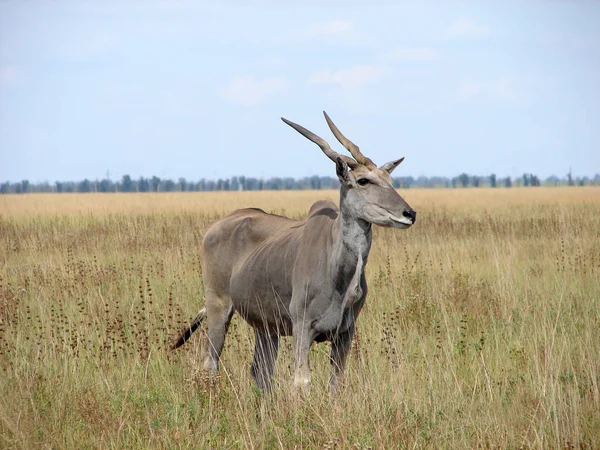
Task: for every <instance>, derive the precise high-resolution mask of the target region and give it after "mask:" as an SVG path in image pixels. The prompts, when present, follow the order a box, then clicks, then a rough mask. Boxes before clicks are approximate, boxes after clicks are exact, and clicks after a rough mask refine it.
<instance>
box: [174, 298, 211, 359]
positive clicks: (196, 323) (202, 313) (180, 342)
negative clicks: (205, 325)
mask: <svg viewBox="0 0 600 450" xmlns="http://www.w3.org/2000/svg"><path fill="white" fill-rule="evenodd" d="M204 317H206V308H202V310H201V311H200V312H199V313H198V315H197V316H196V318H195V319H194V321H193V322H192V323H191V324H190V326H189V327H187V328H186V329H185V330H183V332H182V333H181V335H180V336H179V338H178V339H177V340H176V341H175V343H174V344H173V345H172V346H171V350H175V349H178V348H179V347H181V346H182V345H183V344H185V343H186V342H187V340H188V339H189V338H190V337H192V333H193V332H194V331H196V330H197V329H198V327H199V326H200V324H201V323H202V320H203V319H204Z"/></svg>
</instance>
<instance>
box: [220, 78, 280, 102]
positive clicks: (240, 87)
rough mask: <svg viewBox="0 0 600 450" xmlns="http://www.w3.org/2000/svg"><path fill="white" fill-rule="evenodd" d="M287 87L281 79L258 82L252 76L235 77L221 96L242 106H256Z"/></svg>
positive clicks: (266, 79)
mask: <svg viewBox="0 0 600 450" xmlns="http://www.w3.org/2000/svg"><path fill="white" fill-rule="evenodd" d="M286 87H287V81H286V79H285V78H283V77H267V78H263V79H260V80H257V79H254V77H252V76H246V77H236V78H234V79H233V80H231V82H230V83H229V84H228V85H227V86H226V87H225V88H223V89H221V91H220V94H221V96H222V97H223V98H224V99H226V100H228V101H230V102H232V103H238V104H240V105H243V106H252V105H257V104H259V103H261V102H263V101H264V100H266V99H267V98H268V97H271V96H273V95H275V94H277V93H279V92H282V91H284V90H285V88H286Z"/></svg>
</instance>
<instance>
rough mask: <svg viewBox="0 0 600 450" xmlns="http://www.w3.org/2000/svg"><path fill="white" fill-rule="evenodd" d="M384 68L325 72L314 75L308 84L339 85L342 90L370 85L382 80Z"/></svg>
mask: <svg viewBox="0 0 600 450" xmlns="http://www.w3.org/2000/svg"><path fill="white" fill-rule="evenodd" d="M384 71H385V67H383V66H355V67H351V68H349V69H342V70H337V71H330V70H324V71H321V72H317V73H315V74H313V75H312V76H311V77H310V78H309V79H308V82H309V83H312V84H337V85H339V86H340V87H342V88H353V87H358V86H362V85H364V84H369V83H373V82H375V81H377V80H378V79H379V78H381V75H382V74H383V72H384Z"/></svg>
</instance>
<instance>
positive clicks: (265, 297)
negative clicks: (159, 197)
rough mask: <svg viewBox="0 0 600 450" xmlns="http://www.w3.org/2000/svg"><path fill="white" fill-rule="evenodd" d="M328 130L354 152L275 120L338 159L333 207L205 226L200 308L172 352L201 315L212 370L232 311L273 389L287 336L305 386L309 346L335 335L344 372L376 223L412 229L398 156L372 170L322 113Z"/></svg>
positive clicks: (261, 378)
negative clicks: (299, 216) (397, 179)
mask: <svg viewBox="0 0 600 450" xmlns="http://www.w3.org/2000/svg"><path fill="white" fill-rule="evenodd" d="M323 114H324V115H325V119H326V121H327V124H328V125H329V128H330V129H331V131H332V132H333V135H334V136H335V137H336V138H337V140H338V141H339V142H340V143H341V144H342V145H343V146H344V147H345V148H346V149H347V150H348V151H349V152H350V154H351V155H352V156H353V158H351V157H349V156H345V155H340V154H338V153H337V152H335V151H334V150H332V149H331V147H330V146H329V144H328V143H327V142H325V140H323V139H322V138H320V137H319V136H317V135H315V134H314V133H312V132H310V131H308V130H307V129H306V128H304V127H302V126H300V125H297V124H295V123H293V122H290V121H289V120H287V119H284V118H283V117H282V118H281V119H282V120H283V121H284V122H285V123H286V124H288V125H289V126H291V127H292V128H294V129H295V130H296V131H298V132H299V133H300V134H301V135H303V136H304V137H306V138H307V139H309V140H310V141H312V142H314V143H315V144H317V145H318V146H319V147H320V148H321V150H322V151H323V153H325V155H327V157H329V159H331V160H332V161H333V162H335V164H336V173H337V176H338V178H339V180H340V184H341V187H340V206H339V208H338V207H337V206H336V205H335V204H334V203H333V202H331V201H329V200H321V201H318V202H316V203H315V204H314V205H313V206H312V207H311V208H310V210H309V212H308V215H307V217H306V218H305V219H304V220H301V221H298V220H292V219H289V218H287V217H283V216H278V215H275V214H268V213H266V212H264V211H262V210H260V209H253V208H248V209H240V210H237V211H234V212H233V213H231V214H230V215H228V216H227V217H225V218H224V219H221V220H219V221H218V222H216V223H214V224H213V225H211V226H210V227H209V228H208V230H207V231H206V234H205V236H204V241H203V244H202V258H203V265H202V269H203V281H204V294H205V297H206V306H205V307H204V308H203V309H202V310H201V311H200V313H199V314H198V316H197V317H196V319H195V320H194V321H193V323H192V324H191V325H190V326H189V327H188V328H186V329H185V330H184V332H183V333H182V335H181V336H180V337H179V339H178V340H177V342H176V343H175V344H174V346H173V348H177V347H179V346H181V345H183V344H184V343H185V342H186V341H187V340H188V339H189V338H190V336H191V335H192V333H193V332H194V331H195V330H196V329H197V328H198V326H199V325H200V323H201V321H202V320H203V319H204V318H205V317H206V318H207V320H208V333H207V345H205V348H204V354H203V364H204V368H205V369H207V370H209V371H213V372H216V371H217V370H218V364H219V358H220V355H221V351H222V350H223V345H224V343H225V334H226V333H227V328H228V326H229V323H230V321H231V317H232V316H233V313H234V312H237V313H239V314H240V315H241V316H242V317H243V318H244V319H245V320H246V321H247V322H248V323H249V324H250V325H251V326H252V327H253V328H254V336H255V349H254V359H253V362H252V365H251V373H252V376H253V377H254V379H255V381H256V384H257V385H258V386H259V387H260V388H261V389H269V388H270V387H271V379H272V376H273V371H274V366H275V359H276V358H277V350H278V347H279V337H280V336H290V335H291V336H293V343H292V346H293V356H294V384H295V385H296V386H299V387H308V386H309V385H310V367H309V360H308V359H309V358H308V357H309V350H310V346H311V344H312V343H313V342H323V341H331V377H330V385H331V388H332V389H335V387H336V385H337V384H338V382H339V380H340V378H341V376H342V375H343V372H344V367H345V363H346V356H347V355H348V352H349V350H350V347H351V344H352V337H353V336H354V330H355V323H356V319H357V317H358V314H359V313H360V310H361V308H362V307H363V304H364V302H365V298H366V296H367V282H366V279H365V265H366V264H367V258H368V256H369V250H370V249H371V239H372V230H371V228H372V225H373V224H375V225H381V226H385V227H394V228H408V227H410V226H411V225H413V224H414V223H415V220H416V212H415V211H414V210H413V209H412V208H411V207H410V206H408V204H407V203H406V202H405V201H404V199H403V198H402V197H400V195H398V193H397V192H396V190H395V189H394V188H393V187H392V180H391V178H390V174H391V173H392V171H393V170H394V169H395V168H396V167H398V165H399V164H400V163H401V162H402V161H403V159H404V158H401V159H397V160H395V161H390V162H388V163H386V164H384V165H382V166H381V167H377V166H376V165H375V163H373V161H372V160H371V159H370V158H367V157H366V156H364V155H363V154H362V153H361V152H360V150H359V148H358V147H357V146H356V145H354V144H353V143H352V142H351V141H350V140H348V139H347V138H346V137H345V136H344V135H343V134H342V133H341V132H340V130H338V128H337V127H336V126H335V124H334V123H333V122H332V121H331V119H330V118H329V116H328V115H327V113H325V112H323Z"/></svg>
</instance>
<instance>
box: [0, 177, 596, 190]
mask: <svg viewBox="0 0 600 450" xmlns="http://www.w3.org/2000/svg"><path fill="white" fill-rule="evenodd" d="M392 183H393V185H394V187H395V188H400V189H409V188H468V187H474V188H478V187H493V188H510V187H521V186H532V187H535V186H600V174H596V175H595V176H594V177H593V178H589V177H578V178H573V176H572V174H571V172H569V173H568V174H567V175H566V176H565V177H564V178H559V177H557V176H554V175H553V176H550V177H548V178H546V179H545V180H541V179H540V178H539V177H537V176H536V175H533V174H529V173H524V174H523V175H522V176H521V177H517V178H511V177H504V178H501V177H497V176H496V174H491V175H488V176H478V175H469V174H467V173H461V174H460V175H458V176H456V177H453V178H448V177H425V176H420V177H418V178H414V177H411V176H409V177H395V178H393V179H392ZM338 187H339V181H338V179H337V178H335V177H329V176H327V177H320V176H317V175H313V176H312V177H304V178H291V177H285V178H279V177H273V178H269V179H266V180H265V179H262V178H253V177H245V176H238V177H232V178H225V179H222V178H219V179H218V180H207V179H204V178H202V179H201V180H199V181H189V180H186V179H185V178H179V179H178V180H177V181H175V180H171V179H163V178H159V177H157V176H153V177H151V178H144V177H140V178H139V179H137V180H135V179H133V178H131V176H129V175H123V177H122V178H121V179H120V180H119V181H113V180H110V179H108V178H105V179H102V180H88V179H87V178H86V179H84V180H83V181H56V182H54V183H49V182H43V183H30V182H29V181H28V180H23V181H18V182H14V183H13V182H4V183H0V194H22V193H27V192H58V193H61V192H180V191H181V192H188V191H190V192H192V191H193V192H198V191H262V190H272V191H282V190H303V189H337V188H338Z"/></svg>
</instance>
